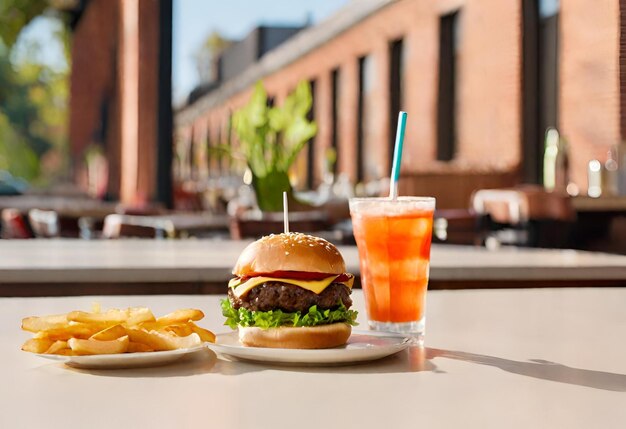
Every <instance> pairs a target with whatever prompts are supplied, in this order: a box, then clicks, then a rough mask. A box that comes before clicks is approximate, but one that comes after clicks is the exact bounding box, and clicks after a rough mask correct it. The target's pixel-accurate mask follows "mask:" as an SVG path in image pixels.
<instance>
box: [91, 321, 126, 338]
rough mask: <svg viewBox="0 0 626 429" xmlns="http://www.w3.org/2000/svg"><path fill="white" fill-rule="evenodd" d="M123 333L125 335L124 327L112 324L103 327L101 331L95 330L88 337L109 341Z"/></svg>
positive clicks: (121, 335)
mask: <svg viewBox="0 0 626 429" xmlns="http://www.w3.org/2000/svg"><path fill="white" fill-rule="evenodd" d="M124 335H126V329H124V327H123V326H122V325H113V326H109V327H108V328H106V329H103V330H102V331H99V332H96V333H95V334H93V335H92V336H91V337H90V339H92V340H98V341H111V340H117V339H118V338H120V337H123V336H124Z"/></svg>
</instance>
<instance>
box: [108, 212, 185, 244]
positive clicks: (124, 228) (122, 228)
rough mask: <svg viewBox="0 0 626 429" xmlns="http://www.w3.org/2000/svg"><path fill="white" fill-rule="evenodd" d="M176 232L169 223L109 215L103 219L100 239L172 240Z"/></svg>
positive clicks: (143, 217) (146, 217) (159, 220)
mask: <svg viewBox="0 0 626 429" xmlns="http://www.w3.org/2000/svg"><path fill="white" fill-rule="evenodd" d="M175 236H176V231H175V228H174V224H173V223H172V222H171V221H168V220H163V219H154V218H151V217H149V216H131V215H120V214H111V215H108V216H107V217H105V218H104V226H103V228H102V238H122V237H137V238H174V237H175Z"/></svg>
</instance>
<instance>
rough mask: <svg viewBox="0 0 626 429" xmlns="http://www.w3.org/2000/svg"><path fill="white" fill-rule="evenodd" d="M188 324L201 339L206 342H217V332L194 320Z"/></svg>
mask: <svg viewBox="0 0 626 429" xmlns="http://www.w3.org/2000/svg"><path fill="white" fill-rule="evenodd" d="M187 325H188V326H190V327H191V330H192V331H193V332H195V333H196V334H198V336H199V337H200V339H201V340H202V341H204V342H205V343H214V342H215V334H214V333H213V332H211V331H209V330H208V329H204V328H201V327H200V326H198V325H196V324H195V323H193V322H189V323H188V324H187Z"/></svg>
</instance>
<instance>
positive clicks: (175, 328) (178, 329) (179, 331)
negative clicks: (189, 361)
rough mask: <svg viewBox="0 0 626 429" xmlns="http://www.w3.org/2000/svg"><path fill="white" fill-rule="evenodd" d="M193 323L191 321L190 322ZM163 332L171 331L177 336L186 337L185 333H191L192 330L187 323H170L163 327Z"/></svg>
mask: <svg viewBox="0 0 626 429" xmlns="http://www.w3.org/2000/svg"><path fill="white" fill-rule="evenodd" d="M191 323H193V322H191ZM163 330H164V331H165V332H171V333H172V334H174V335H178V336H179V337H186V336H187V335H191V334H193V330H192V328H191V326H190V325H189V324H186V323H181V324H178V325H170V326H166V327H165V328H163Z"/></svg>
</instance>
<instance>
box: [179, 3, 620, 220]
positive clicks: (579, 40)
mask: <svg viewBox="0 0 626 429" xmlns="http://www.w3.org/2000/svg"><path fill="white" fill-rule="evenodd" d="M620 10H623V9H620V2H618V1H617V0H598V1H593V2H590V1H586V0H561V1H560V3H559V2H558V1H546V0H507V1H502V0H396V1H393V0H359V1H352V2H351V3H350V4H348V5H347V6H346V7H345V8H344V9H342V10H340V11H339V12H338V13H337V14H335V15H334V16H332V17H330V18H329V19H327V20H326V21H324V22H322V23H320V24H319V25H316V26H314V27H310V28H306V29H304V30H302V31H300V32H298V33H297V34H296V35H294V36H292V37H291V38H290V39H289V40H288V41H286V42H285V43H283V44H282V45H280V46H279V47H277V48H275V49H273V50H272V51H270V52H268V53H267V54H265V55H264V56H262V57H261V58H260V60H259V61H258V62H256V63H254V64H253V65H251V66H250V67H248V68H247V69H246V70H244V71H242V73H241V74H239V75H238V76H235V77H233V78H231V79H228V80H226V81H223V82H221V83H220V85H219V86H217V87H216V88H215V89H213V90H212V91H210V92H209V93H207V94H206V95H204V96H202V97H200V98H199V99H197V100H196V101H194V102H193V103H192V104H189V105H187V106H185V107H184V108H182V109H181V110H180V111H179V112H178V113H177V115H176V123H175V128H176V130H175V133H176V142H177V143H176V144H177V148H176V152H177V153H178V155H179V159H178V160H177V161H176V162H177V171H178V174H179V179H186V178H189V177H191V176H194V175H195V176H194V177H202V176H203V175H209V174H210V173H211V172H216V174H219V173H224V168H226V165H222V166H220V165H219V164H218V162H217V161H216V160H213V161H209V157H208V155H207V153H208V152H207V148H206V144H207V141H208V142H210V143H209V144H216V142H223V141H224V136H226V135H228V124H229V117H230V115H231V112H232V111H233V110H234V109H237V108H238V107H240V106H242V105H244V104H245V103H246V102H247V100H248V98H249V95H250V93H251V88H252V86H253V84H254V83H255V82H256V81H257V80H262V81H263V83H264V85H265V87H266V88H267V90H268V93H269V94H270V95H272V96H273V97H274V100H275V102H276V103H279V104H280V103H281V102H282V100H283V99H284V98H285V97H286V95H287V94H288V93H289V91H290V90H292V89H293V88H294V87H295V86H296V84H297V83H298V82H299V81H301V80H307V81H309V82H311V86H312V88H313V93H314V107H313V112H312V113H313V117H314V119H315V121H316V122H317V123H318V126H319V131H318V134H317V136H316V137H315V139H314V140H313V142H312V146H311V148H310V149H309V150H308V151H306V152H307V153H306V154H304V155H303V158H306V157H310V161H309V162H306V160H303V161H302V162H300V163H299V164H298V167H299V171H298V172H297V175H298V177H300V179H301V180H300V183H303V182H307V181H308V182H309V185H316V184H318V183H319V182H320V180H321V172H322V171H323V167H322V166H323V164H324V153H325V149H326V148H329V147H334V148H336V151H337V167H336V168H337V172H338V173H344V174H347V175H348V176H349V177H350V179H351V180H352V181H353V182H362V181H369V180H372V179H377V178H380V177H384V176H387V175H388V174H389V165H390V155H391V151H392V144H393V138H394V134H395V126H396V124H395V120H396V117H397V112H398V111H399V110H405V111H406V112H407V113H408V123H407V131H406V140H405V147H404V151H405V153H404V158H403V165H402V179H401V184H400V185H401V188H400V192H401V193H404V194H428V195H435V196H436V197H437V199H438V207H440V208H457V207H467V206H468V203H469V197H470V195H471V192H472V191H473V190H475V189H478V188H487V187H502V186H510V185H513V184H517V183H521V182H540V180H541V159H542V154H543V133H544V132H545V129H546V127H548V126H555V127H557V128H558V129H559V131H560V132H561V134H562V135H563V136H565V137H566V138H567V140H568V143H569V156H570V166H571V170H570V176H571V179H572V181H573V182H575V183H576V184H577V185H578V186H579V187H580V188H581V190H582V191H583V192H584V190H585V189H586V166H587V163H588V161H589V160H590V159H594V158H595V159H599V160H601V161H603V160H604V159H606V154H607V151H608V150H609V149H610V148H611V147H612V146H614V145H617V144H618V143H619V142H620V141H621V139H622V135H621V132H620V129H622V130H623V128H624V127H623V126H622V125H621V124H622V122H620V121H621V119H620V103H621V102H622V101H621V100H622V98H621V95H620V94H621V93H620V76H621V75H620V60H621V58H622V57H620V49H624V47H623V46H622V45H623V44H620V40H621V39H620V37H621V35H620V29H621V21H620ZM622 86H624V85H622ZM235 144H236V143H235ZM220 167H221V169H220ZM307 170H308V171H307ZM306 178H308V180H307V179H306Z"/></svg>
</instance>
